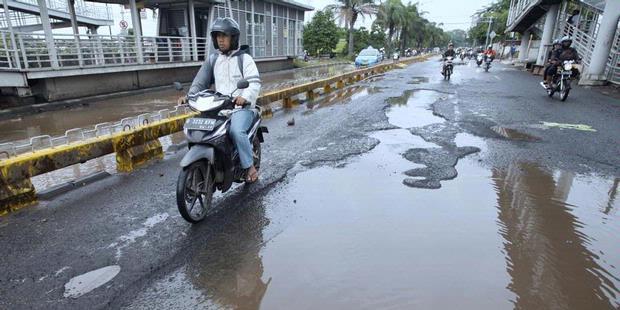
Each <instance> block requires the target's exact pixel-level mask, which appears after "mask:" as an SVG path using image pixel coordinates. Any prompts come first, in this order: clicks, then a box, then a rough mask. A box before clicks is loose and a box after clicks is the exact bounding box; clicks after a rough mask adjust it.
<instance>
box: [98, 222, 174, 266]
mask: <svg viewBox="0 0 620 310" xmlns="http://www.w3.org/2000/svg"><path fill="white" fill-rule="evenodd" d="M168 217H170V214H168V213H159V214H156V215H153V216H151V217H149V218H148V219H146V221H144V223H143V224H142V226H143V227H142V228H140V229H136V230H132V231H130V232H129V233H127V234H124V235H122V236H120V237H118V239H117V240H118V242H114V243H112V244H110V245H109V246H108V248H116V259H120V258H121V255H122V249H123V248H125V247H127V246H128V245H130V244H132V243H134V242H136V239H138V238H141V237H144V236H146V233H147V232H148V230H149V229H151V228H153V227H154V226H155V225H157V224H159V223H162V222H164V221H165V220H167V219H168Z"/></svg>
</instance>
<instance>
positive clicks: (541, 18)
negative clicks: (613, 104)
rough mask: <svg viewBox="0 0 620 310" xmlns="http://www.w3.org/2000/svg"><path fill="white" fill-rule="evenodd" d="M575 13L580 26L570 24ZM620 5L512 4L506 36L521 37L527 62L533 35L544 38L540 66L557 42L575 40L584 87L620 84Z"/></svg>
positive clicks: (531, 0)
mask: <svg viewBox="0 0 620 310" xmlns="http://www.w3.org/2000/svg"><path fill="white" fill-rule="evenodd" d="M573 10H579V11H580V15H579V16H580V18H579V22H578V23H573V24H571V23H568V18H569V17H570V16H571V14H572V12H573ZM619 20H620V1H618V0H580V1H577V2H575V1H567V0H511V3H510V10H509V13H508V20H507V28H506V32H519V33H520V34H521V50H520V60H521V61H527V58H526V57H527V55H528V50H527V49H528V46H529V43H530V40H531V38H532V37H533V34H534V33H536V34H537V35H539V36H540V37H541V41H542V42H541V48H540V49H539V50H538V56H537V58H536V65H538V66H542V65H544V63H545V61H546V60H545V57H546V55H547V51H548V49H549V48H550V46H551V42H552V41H553V40H554V39H555V38H559V37H563V36H571V37H572V38H573V46H574V47H575V48H576V49H577V50H578V51H579V54H580V56H581V57H582V58H583V59H582V63H583V65H584V72H582V73H583V74H582V80H581V83H582V84H589V85H600V84H604V83H606V82H612V83H616V84H620V31H618V29H619V25H618V21H619Z"/></svg>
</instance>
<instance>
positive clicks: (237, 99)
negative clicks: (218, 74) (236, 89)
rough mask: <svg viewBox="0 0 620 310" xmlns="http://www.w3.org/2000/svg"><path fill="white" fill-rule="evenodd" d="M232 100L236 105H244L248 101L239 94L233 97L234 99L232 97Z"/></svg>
mask: <svg viewBox="0 0 620 310" xmlns="http://www.w3.org/2000/svg"><path fill="white" fill-rule="evenodd" d="M233 102H234V103H235V105H236V106H240V107H242V106H244V105H246V104H247V103H248V102H247V101H246V100H245V98H243V97H241V96H237V97H235V99H233Z"/></svg>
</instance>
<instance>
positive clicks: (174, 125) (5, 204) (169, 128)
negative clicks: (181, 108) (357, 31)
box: [0, 56, 427, 215]
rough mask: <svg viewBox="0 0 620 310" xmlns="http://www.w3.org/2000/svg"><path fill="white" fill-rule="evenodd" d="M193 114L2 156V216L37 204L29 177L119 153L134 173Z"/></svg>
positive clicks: (288, 96)
mask: <svg viewBox="0 0 620 310" xmlns="http://www.w3.org/2000/svg"><path fill="white" fill-rule="evenodd" d="M426 58H427V56H422V57H416V58H411V59H405V60H403V61H400V62H398V63H389V64H383V65H378V66H375V67H370V68H365V69H361V70H355V71H352V72H349V73H345V74H341V75H338V76H334V77H331V78H327V79H323V80H319V81H314V82H310V83H306V84H302V85H298V86H293V87H290V88H287V89H283V90H278V91H273V92H270V93H266V94H264V95H262V96H261V97H260V98H259V103H260V105H261V106H262V107H263V108H264V113H265V114H270V113H272V111H271V108H270V104H271V103H273V102H276V101H280V100H281V101H282V102H283V105H284V107H285V108H291V107H293V105H294V102H295V100H293V97H294V96H296V95H298V94H304V93H305V94H306V96H307V98H309V99H312V98H314V97H315V93H314V91H315V90H316V89H319V88H323V89H324V91H325V92H329V91H331V89H332V85H335V87H336V88H343V87H345V84H347V83H349V84H351V83H354V82H356V81H360V80H362V79H363V78H365V77H368V76H371V75H375V74H378V73H382V72H385V71H387V70H390V69H393V68H395V67H400V65H398V64H399V63H400V64H402V63H405V64H407V63H412V62H415V61H420V60H424V59H426ZM193 115H195V113H189V114H183V115H178V116H174V117H170V118H166V119H163V120H160V121H154V122H152V123H148V122H146V123H145V125H144V126H140V127H137V128H135V129H130V130H128V131H123V132H117V133H113V134H110V135H106V136H101V137H95V138H90V139H87V140H83V141H79V142H74V143H69V144H66V145H60V146H55V147H50V148H46V149H42V150H37V151H34V152H32V153H26V154H21V155H17V156H14V157H9V158H7V159H3V160H0V215H3V214H6V213H8V212H11V211H15V210H17V209H19V208H22V207H24V206H27V205H31V204H34V203H36V201H37V198H36V193H35V189H34V186H33V185H32V182H31V181H30V178H32V177H34V176H37V175H40V174H44V173H48V172H51V171H54V170H58V169H61V168H65V167H68V166H71V165H75V164H78V163H84V162H86V161H88V160H91V159H95V158H97V157H101V156H104V155H107V154H111V153H116V163H117V170H118V171H119V172H131V171H133V170H134V169H136V168H137V167H139V166H141V165H144V164H145V163H147V162H148V161H149V160H152V159H157V158H162V157H163V150H162V147H161V144H160V142H159V140H158V138H160V137H164V136H167V135H171V134H173V133H175V132H179V131H181V130H183V125H184V124H185V120H186V119H188V118H189V117H192V116H193Z"/></svg>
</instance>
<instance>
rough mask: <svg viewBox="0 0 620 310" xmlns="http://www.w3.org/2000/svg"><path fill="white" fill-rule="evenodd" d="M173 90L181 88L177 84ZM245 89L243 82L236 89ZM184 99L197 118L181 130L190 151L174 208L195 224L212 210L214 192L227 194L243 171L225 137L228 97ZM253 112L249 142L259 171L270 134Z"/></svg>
mask: <svg viewBox="0 0 620 310" xmlns="http://www.w3.org/2000/svg"><path fill="white" fill-rule="evenodd" d="M175 86H176V87H177V89H178V88H179V87H182V86H180V84H177V83H175ZM248 87H249V83H248V81H246V80H240V81H239V82H238V83H237V89H245V88H248ZM235 91H236V90H235ZM233 93H234V92H233ZM187 99H188V104H189V106H190V108H191V109H192V110H193V111H195V112H200V115H198V116H196V117H193V118H190V119H188V120H187V121H186V123H185V126H184V130H183V131H184V132H185V136H186V137H187V141H188V147H189V151H188V152H187V154H185V156H184V157H183V159H182V160H181V167H182V168H183V169H182V170H181V173H180V174H179V178H178V180H177V207H178V209H179V212H180V213H181V216H183V218H184V219H185V220H186V221H188V222H191V223H197V222H200V221H202V220H203V219H204V218H205V217H206V216H207V215H208V214H209V211H210V210H212V209H213V206H212V200H213V193H214V191H215V190H216V189H217V190H220V191H222V192H226V191H228V190H229V189H230V187H231V186H232V183H233V182H237V183H242V182H244V177H245V171H244V170H243V169H242V168H241V164H240V161H239V154H238V153H237V149H236V148H235V146H234V144H233V141H232V139H231V138H230V137H229V134H228V131H229V128H230V117H231V115H232V114H233V113H234V110H235V109H236V107H235V104H234V103H233V98H232V97H231V95H223V94H220V93H217V92H214V91H211V90H205V91H202V92H199V93H197V94H195V95H193V96H188V98H187ZM252 112H253V113H254V120H253V121H252V126H250V130H249V131H248V139H249V140H250V142H251V143H252V151H253V158H254V167H256V169H257V170H258V169H259V168H260V161H261V143H263V142H264V138H263V133H268V132H269V131H268V129H267V127H262V126H261V111H260V108H257V109H253V110H252Z"/></svg>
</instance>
